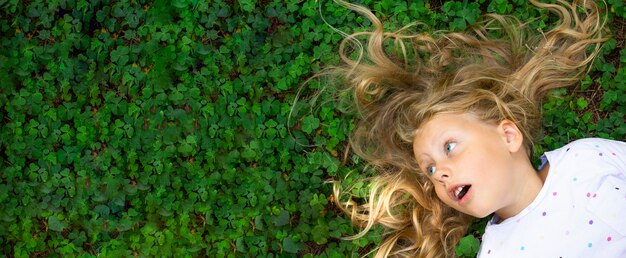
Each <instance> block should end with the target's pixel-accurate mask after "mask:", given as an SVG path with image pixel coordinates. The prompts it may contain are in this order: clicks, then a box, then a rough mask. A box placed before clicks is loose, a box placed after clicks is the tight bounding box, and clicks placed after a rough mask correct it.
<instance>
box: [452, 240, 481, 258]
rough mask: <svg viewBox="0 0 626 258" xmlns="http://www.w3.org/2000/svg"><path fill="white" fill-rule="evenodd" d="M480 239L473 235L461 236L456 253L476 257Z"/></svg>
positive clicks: (461, 255) (460, 255)
mask: <svg viewBox="0 0 626 258" xmlns="http://www.w3.org/2000/svg"><path fill="white" fill-rule="evenodd" d="M479 248H480V241H479V240H478V239H476V238H475V237H474V236H472V235H468V236H465V237H463V238H461V241H460V242H459V245H458V246H457V247H456V255H457V256H459V257H476V254H477V253H478V249H479Z"/></svg>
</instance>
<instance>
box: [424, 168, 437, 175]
mask: <svg viewBox="0 0 626 258" xmlns="http://www.w3.org/2000/svg"><path fill="white" fill-rule="evenodd" d="M426 170H427V171H426V172H428V174H429V175H431V176H432V175H434V174H435V171H436V169H435V166H428V167H427V168H426Z"/></svg>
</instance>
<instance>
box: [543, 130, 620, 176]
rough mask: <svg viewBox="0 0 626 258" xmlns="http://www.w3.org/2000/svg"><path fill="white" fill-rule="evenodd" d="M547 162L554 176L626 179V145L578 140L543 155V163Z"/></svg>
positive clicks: (590, 139) (588, 139)
mask: <svg viewBox="0 0 626 258" xmlns="http://www.w3.org/2000/svg"><path fill="white" fill-rule="evenodd" d="M546 162H548V163H550V174H553V175H554V174H563V175H567V176H568V177H571V176H576V174H579V175H580V177H579V178H578V179H582V178H586V177H596V176H599V175H603V174H604V175H609V174H613V175H621V177H626V143H625V142H621V141H615V140H608V139H601V138H584V139H579V140H575V141H573V142H570V143H568V144H566V145H565V146H563V147H561V148H558V149H555V150H553V151H549V152H546V153H544V155H543V156H542V163H546ZM561 172H563V173H561ZM581 177H582V178H581Z"/></svg>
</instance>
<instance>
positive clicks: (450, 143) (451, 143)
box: [445, 142, 456, 154]
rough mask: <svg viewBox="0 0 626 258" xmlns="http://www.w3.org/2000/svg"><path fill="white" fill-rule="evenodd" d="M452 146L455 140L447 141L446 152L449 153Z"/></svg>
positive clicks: (454, 145) (454, 144)
mask: <svg viewBox="0 0 626 258" xmlns="http://www.w3.org/2000/svg"><path fill="white" fill-rule="evenodd" d="M454 147H456V142H449V143H446V146H445V149H446V154H448V153H450V152H451V151H452V150H453V149H454Z"/></svg>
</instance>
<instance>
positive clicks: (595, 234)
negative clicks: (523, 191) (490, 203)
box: [478, 138, 626, 258]
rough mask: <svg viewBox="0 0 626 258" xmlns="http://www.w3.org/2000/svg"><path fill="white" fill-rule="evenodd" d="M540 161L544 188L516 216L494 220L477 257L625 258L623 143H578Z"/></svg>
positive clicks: (625, 160)
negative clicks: (547, 166) (545, 169)
mask: <svg viewBox="0 0 626 258" xmlns="http://www.w3.org/2000/svg"><path fill="white" fill-rule="evenodd" d="M542 160H543V163H544V164H545V163H546V162H548V163H549V164H550V172H549V174H548V177H547V178H546V181H545V183H544V186H543V188H542V189H541V191H540V192H539V194H538V195H537V197H536V198H535V200H533V202H532V203H531V204H530V205H529V206H528V207H527V208H526V209H524V210H523V211H522V212H520V213H519V214H517V215H516V216H514V217H511V218H509V219H507V220H505V221H503V222H501V223H500V224H496V222H497V221H498V219H499V218H497V216H494V218H493V219H492V220H491V221H490V222H489V223H488V224H487V228H486V229H485V234H484V235H483V242H482V245H481V248H480V251H479V255H478V256H479V257H481V258H490V257H555V258H558V257H562V258H570V257H626V143H624V142H617V141H610V140H604V139H596V138H589V139H582V140H578V141H574V142H572V143H570V144H568V145H566V146H564V147H563V148H560V149H557V150H554V151H550V152H547V153H545V154H544V155H543V157H542ZM542 166H543V165H542Z"/></svg>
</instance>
